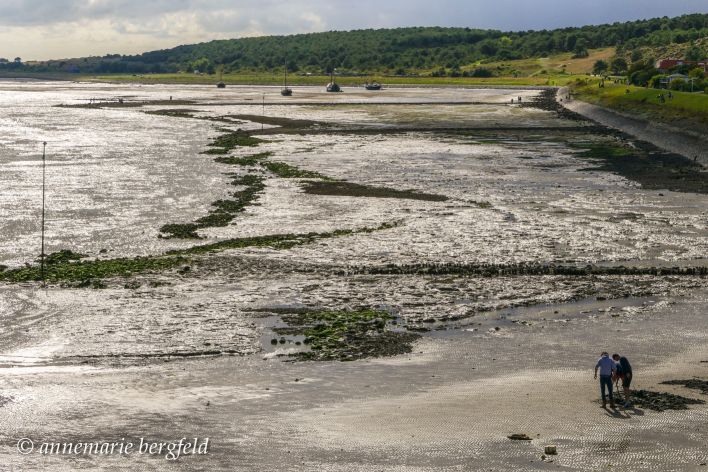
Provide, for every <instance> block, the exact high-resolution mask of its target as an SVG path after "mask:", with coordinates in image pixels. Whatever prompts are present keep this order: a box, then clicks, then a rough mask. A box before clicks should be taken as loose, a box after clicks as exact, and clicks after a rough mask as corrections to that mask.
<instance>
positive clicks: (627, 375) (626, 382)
mask: <svg viewBox="0 0 708 472" xmlns="http://www.w3.org/2000/svg"><path fill="white" fill-rule="evenodd" d="M612 360H614V361H615V362H616V363H617V367H616V369H615V375H616V376H617V378H618V379H620V380H622V389H623V390H624V407H625V408H627V407H628V406H630V405H631V402H630V401H629V395H630V390H629V386H630V385H631V384H632V364H630V363H629V359H627V358H626V357H624V356H620V355H619V354H612Z"/></svg>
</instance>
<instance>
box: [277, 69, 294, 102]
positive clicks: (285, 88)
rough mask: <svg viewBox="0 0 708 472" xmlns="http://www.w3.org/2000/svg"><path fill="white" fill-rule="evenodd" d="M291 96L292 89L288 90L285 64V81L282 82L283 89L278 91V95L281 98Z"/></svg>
mask: <svg viewBox="0 0 708 472" xmlns="http://www.w3.org/2000/svg"><path fill="white" fill-rule="evenodd" d="M292 94H293V89H291V88H288V63H287V62H286V63H285V81H284V82H283V88H282V89H281V90H280V95H282V96H283V97H289V96H291V95H292Z"/></svg>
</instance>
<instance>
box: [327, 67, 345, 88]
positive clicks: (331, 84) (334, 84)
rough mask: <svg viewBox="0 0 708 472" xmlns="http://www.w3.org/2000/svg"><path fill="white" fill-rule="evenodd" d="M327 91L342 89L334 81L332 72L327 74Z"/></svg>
mask: <svg viewBox="0 0 708 472" xmlns="http://www.w3.org/2000/svg"><path fill="white" fill-rule="evenodd" d="M327 91H328V92H341V91H342V89H341V87H340V86H339V84H338V83H337V82H335V81H334V72H332V73H331V74H330V76H329V83H328V84H327Z"/></svg>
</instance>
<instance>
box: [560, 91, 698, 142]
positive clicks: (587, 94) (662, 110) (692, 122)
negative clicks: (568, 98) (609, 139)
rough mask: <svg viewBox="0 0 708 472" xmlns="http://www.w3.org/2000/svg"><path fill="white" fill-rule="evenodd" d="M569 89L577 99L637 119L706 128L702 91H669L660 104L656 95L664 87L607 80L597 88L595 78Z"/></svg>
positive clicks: (691, 127) (692, 127)
mask: <svg viewBox="0 0 708 472" xmlns="http://www.w3.org/2000/svg"><path fill="white" fill-rule="evenodd" d="M572 88H573V92H574V95H575V97H576V98H578V99H580V100H583V101H586V102H590V103H594V104H596V105H601V106H604V107H607V108H611V109H614V110H618V111H621V112H623V113H629V114H632V115H635V116H637V117H638V118H643V119H647V120H655V121H660V122H664V123H669V124H674V125H677V126H685V127H688V128H690V129H694V130H697V131H700V132H703V133H705V132H706V130H707V129H708V94H705V93H702V92H697V93H689V92H672V94H673V98H672V99H668V98H666V101H665V103H661V100H660V99H659V94H661V93H663V94H664V96H665V97H668V95H667V91H666V90H657V89H652V88H643V87H634V86H626V85H621V84H611V83H607V82H606V83H605V87H604V88H599V87H598V85H597V80H591V81H590V83H588V84H587V85H576V86H573V87H572ZM628 90H629V93H628V92H627V91H628Z"/></svg>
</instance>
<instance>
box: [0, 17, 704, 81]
mask: <svg viewBox="0 0 708 472" xmlns="http://www.w3.org/2000/svg"><path fill="white" fill-rule="evenodd" d="M706 37H708V14H691V15H684V16H680V17H676V18H666V17H664V18H655V19H650V20H640V21H631V22H626V23H613V24H606V25H598V26H584V27H579V28H562V29H556V30H542V31H519V32H502V31H496V30H480V29H470V28H438V27H419V28H396V29H378V30H373V29H369V30H357V31H346V32H340V31H330V32H325V33H311V34H298V35H292V36H265V37H257V38H243V39H231V40H218V41H210V42H207V43H201V44H194V45H185V46H179V47H176V48H172V49H165V50H160V51H152V52H146V53H144V54H140V55H135V56H121V55H108V56H104V57H87V58H78V59H66V60H55V61H47V62H39V63H22V62H21V60H20V61H18V60H10V61H4V62H3V60H0V71H1V70H3V69H4V70H10V71H27V72H75V73H90V74H105V73H159V72H178V71H189V72H193V71H194V70H198V71H200V72H206V73H213V72H214V71H215V70H216V69H217V68H218V67H219V66H220V65H223V67H224V69H225V71H226V72H239V71H244V72H245V71H273V70H276V69H280V68H282V67H283V64H284V63H285V62H287V63H288V68H289V69H290V70H291V71H293V72H295V71H301V72H312V73H322V72H329V71H331V70H333V69H335V68H336V69H337V70H338V72H340V73H353V74H356V73H374V72H376V73H388V74H401V75H403V74H411V73H427V74H430V73H432V72H434V71H436V70H439V69H440V68H443V69H446V70H451V71H457V70H460V69H461V68H465V67H468V66H469V65H470V64H479V63H482V64H483V63H484V62H492V61H506V60H513V59H524V58H532V57H546V56H549V55H552V54H557V53H564V52H566V53H568V52H569V53H572V54H573V55H574V56H576V57H584V56H586V55H587V54H588V52H587V51H588V49H594V48H602V47H610V46H613V47H617V51H618V54H622V53H626V52H627V51H632V50H635V49H638V48H641V47H660V46H667V45H670V44H673V43H691V42H695V41H696V40H698V39H701V38H706ZM694 49H695V48H694ZM692 54H693V55H698V56H701V55H703V56H705V55H706V51H702V50H698V51H697V50H692ZM18 59H19V58H18ZM482 67H483V66H482Z"/></svg>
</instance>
